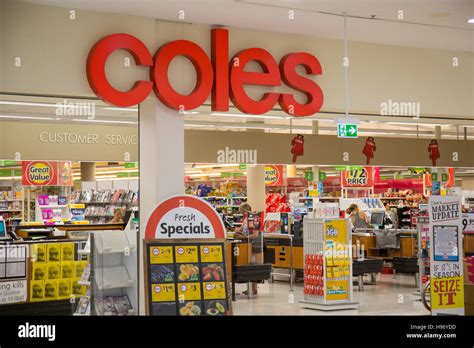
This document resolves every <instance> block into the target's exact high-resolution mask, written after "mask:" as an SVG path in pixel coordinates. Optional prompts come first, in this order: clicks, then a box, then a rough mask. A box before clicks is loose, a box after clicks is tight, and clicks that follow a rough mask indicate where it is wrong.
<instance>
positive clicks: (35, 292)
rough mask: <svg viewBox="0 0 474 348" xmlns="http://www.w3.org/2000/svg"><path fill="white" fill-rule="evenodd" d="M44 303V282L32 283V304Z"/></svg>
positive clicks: (36, 281)
mask: <svg viewBox="0 0 474 348" xmlns="http://www.w3.org/2000/svg"><path fill="white" fill-rule="evenodd" d="M37 301H44V281H43V280H32V281H30V302H37Z"/></svg>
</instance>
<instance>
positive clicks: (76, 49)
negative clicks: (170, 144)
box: [0, 1, 474, 116]
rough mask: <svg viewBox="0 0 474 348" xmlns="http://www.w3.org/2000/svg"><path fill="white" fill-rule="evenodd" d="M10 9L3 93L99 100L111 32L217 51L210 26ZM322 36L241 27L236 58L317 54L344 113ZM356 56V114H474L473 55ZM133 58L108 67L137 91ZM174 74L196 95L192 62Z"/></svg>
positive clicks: (385, 51) (337, 70)
mask: <svg viewBox="0 0 474 348" xmlns="http://www.w3.org/2000/svg"><path fill="white" fill-rule="evenodd" d="M2 4H3V6H4V9H3V12H4V17H5V18H4V20H3V30H2V34H3V35H2V36H3V37H2V38H1V40H3V41H4V43H3V45H4V46H3V48H2V50H1V54H0V62H2V61H3V65H2V73H3V75H4V78H3V86H1V89H2V91H9V92H18V93H41V94H54V95H81V96H91V95H92V93H91V90H90V88H89V86H88V84H87V81H86V75H85V62H86V57H87V54H88V52H89V50H90V48H91V47H92V45H93V44H94V43H95V42H96V41H97V40H98V39H100V38H102V37H103V36H105V35H108V34H111V33H118V32H125V33H130V34H132V35H135V36H136V37H138V38H139V39H140V40H142V41H143V42H144V43H145V44H146V45H147V46H148V48H149V49H150V51H151V52H152V53H154V52H155V50H156V49H157V48H158V47H159V46H160V45H161V44H163V43H165V42H167V41H170V40H174V39H178V38H180V39H181V38H184V39H187V40H191V41H194V42H196V43H197V44H199V45H200V46H201V47H202V48H203V49H205V50H206V51H208V52H209V50H210V47H209V46H210V34H209V27H208V26H206V25H194V24H184V23H176V22H165V21H155V20H153V19H149V18H141V17H135V16H127V15H117V14H103V13H97V12H91V11H79V10H78V11H77V12H76V19H75V20H71V19H69V12H68V9H65V8H56V7H49V6H40V5H32V4H25V3H18V2H14V1H6V2H3V3H2ZM428 30H429V29H428ZM314 34H315V35H316V36H317V33H314ZM316 36H314V37H313V36H304V35H293V34H282V33H272V32H259V31H252V30H245V29H237V28H233V29H231V30H230V54H231V55H233V54H235V53H236V52H237V51H239V50H241V49H243V48H248V47H262V48H265V49H267V50H269V51H270V52H271V53H272V54H273V55H274V57H275V58H276V59H277V60H279V59H280V58H281V57H282V56H283V55H284V54H286V53H289V52H295V51H306V52H309V53H312V54H314V55H316V56H317V57H318V59H319V60H320V62H321V64H322V67H323V76H322V77H318V78H317V81H318V82H319V83H320V85H321V87H322V89H323V91H324V95H325V101H324V105H323V109H324V110H325V111H342V110H343V105H344V104H343V100H344V99H343V91H344V88H343V86H344V83H343V67H342V54H343V44H342V41H339V40H326V39H321V38H317V37H316ZM341 36H342V27H341ZM349 36H350V35H349ZM349 54H350V69H349V72H350V75H349V78H350V109H351V111H352V112H375V113H378V112H379V111H380V103H381V102H383V101H387V100H388V99H392V100H395V101H416V102H420V103H421V111H422V114H426V115H428V114H433V115H446V116H472V114H473V110H474V108H473V102H472V101H473V100H474V94H473V87H472V73H473V62H474V60H473V55H472V53H467V52H450V51H441V50H434V49H417V48H406V47H398V46H389V45H380V44H369V43H360V42H350V44H349ZM125 56H126V54H125V53H124V52H117V53H115V54H114V55H113V57H112V58H111V60H110V61H109V62H108V65H107V72H108V76H109V78H110V79H111V81H112V82H113V84H114V85H115V86H117V87H118V88H120V89H128V88H130V87H131V86H132V85H133V81H134V79H136V78H141V79H146V78H147V71H146V69H143V68H136V67H133V64H132V67H128V68H126V67H124V66H123V58H124V57H125ZM453 56H456V57H458V58H459V62H460V65H459V67H457V68H454V67H453V66H452V58H453ZM15 57H21V59H22V67H21V68H15V67H14V65H13V63H14V59H15ZM132 61H133V60H132ZM170 75H172V77H173V78H172V82H173V84H174V85H175V86H176V87H177V89H178V90H180V91H182V92H189V91H190V90H192V82H194V81H195V74H194V72H193V68H192V65H191V64H190V63H189V62H186V63H185V64H184V63H182V61H181V60H177V62H176V63H175V64H172V67H171V73H170ZM277 89H278V90H285V88H277ZM248 90H249V93H250V94H251V95H254V96H255V95H257V94H260V93H259V92H258V91H257V89H256V88H249V89H248Z"/></svg>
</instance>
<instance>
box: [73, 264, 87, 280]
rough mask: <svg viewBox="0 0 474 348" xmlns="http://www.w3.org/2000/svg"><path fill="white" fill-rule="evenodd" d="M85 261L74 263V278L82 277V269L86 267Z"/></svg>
mask: <svg viewBox="0 0 474 348" xmlns="http://www.w3.org/2000/svg"><path fill="white" fill-rule="evenodd" d="M87 263H88V262H87V261H76V262H74V274H75V276H74V277H75V278H80V277H82V273H83V272H84V268H86V266H87Z"/></svg>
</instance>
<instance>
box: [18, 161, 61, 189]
mask: <svg viewBox="0 0 474 348" xmlns="http://www.w3.org/2000/svg"><path fill="white" fill-rule="evenodd" d="M23 177H24V179H25V180H26V183H27V185H33V186H47V185H49V184H50V183H51V182H53V179H54V178H55V173H54V166H53V165H52V164H51V163H50V162H46V161H32V162H29V163H28V165H27V166H26V168H25V169H24V172H23Z"/></svg>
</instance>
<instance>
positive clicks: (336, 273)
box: [332, 267, 340, 278]
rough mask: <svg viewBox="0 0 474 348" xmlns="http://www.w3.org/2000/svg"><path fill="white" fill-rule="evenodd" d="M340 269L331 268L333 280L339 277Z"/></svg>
mask: <svg viewBox="0 0 474 348" xmlns="http://www.w3.org/2000/svg"><path fill="white" fill-rule="evenodd" d="M339 271H340V268H339V267H333V268H332V276H333V278H339V277H340V273H339Z"/></svg>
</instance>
